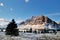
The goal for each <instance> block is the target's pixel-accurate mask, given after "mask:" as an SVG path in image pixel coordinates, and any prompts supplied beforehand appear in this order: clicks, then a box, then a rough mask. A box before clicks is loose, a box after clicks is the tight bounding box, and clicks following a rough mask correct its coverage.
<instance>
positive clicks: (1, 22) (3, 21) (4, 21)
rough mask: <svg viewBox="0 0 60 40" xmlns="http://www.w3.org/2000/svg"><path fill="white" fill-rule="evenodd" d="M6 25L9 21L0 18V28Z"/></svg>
mask: <svg viewBox="0 0 60 40" xmlns="http://www.w3.org/2000/svg"><path fill="white" fill-rule="evenodd" d="M8 23H9V21H7V20H6V19H4V18H0V26H4V25H7V24H8Z"/></svg>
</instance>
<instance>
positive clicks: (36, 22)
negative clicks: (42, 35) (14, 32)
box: [19, 16, 59, 29]
mask: <svg viewBox="0 0 60 40" xmlns="http://www.w3.org/2000/svg"><path fill="white" fill-rule="evenodd" d="M19 28H20V29H27V28H28V29H29V28H32V29H59V26H58V24H57V23H56V22H55V21H53V20H51V19H50V18H48V17H46V16H32V17H31V18H30V19H27V20H26V21H23V22H21V23H20V25H19Z"/></svg>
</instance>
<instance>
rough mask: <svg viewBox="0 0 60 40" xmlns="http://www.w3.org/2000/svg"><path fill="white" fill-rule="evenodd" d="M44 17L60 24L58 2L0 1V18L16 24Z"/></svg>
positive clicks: (39, 0) (50, 0)
mask: <svg viewBox="0 0 60 40" xmlns="http://www.w3.org/2000/svg"><path fill="white" fill-rule="evenodd" d="M40 15H44V16H47V17H49V18H50V19H52V20H53V21H56V22H60V0H0V18H1V19H6V20H11V19H15V20H17V22H20V21H22V20H26V19H29V18H31V17H32V16H40Z"/></svg>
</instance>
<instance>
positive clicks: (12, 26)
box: [6, 19, 19, 36]
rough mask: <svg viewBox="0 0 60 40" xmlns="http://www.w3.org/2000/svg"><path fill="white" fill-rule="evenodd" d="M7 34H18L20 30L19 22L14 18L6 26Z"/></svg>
mask: <svg viewBox="0 0 60 40" xmlns="http://www.w3.org/2000/svg"><path fill="white" fill-rule="evenodd" d="M6 35H12V36H18V35H19V31H18V29H17V24H16V23H15V21H14V19H12V22H10V23H9V24H8V25H7V27H6Z"/></svg>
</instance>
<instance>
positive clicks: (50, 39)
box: [0, 32, 60, 40]
mask: <svg viewBox="0 0 60 40" xmlns="http://www.w3.org/2000/svg"><path fill="white" fill-rule="evenodd" d="M19 34H20V35H19V36H16V37H15V36H12V37H11V36H9V35H5V33H4V32H0V40H60V32H58V33H57V34H54V33H52V34H51V33H45V34H34V33H19Z"/></svg>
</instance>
